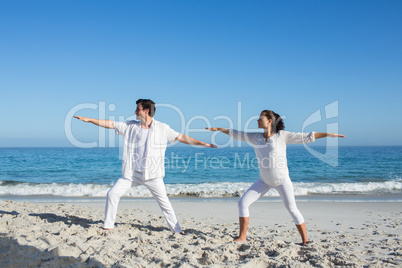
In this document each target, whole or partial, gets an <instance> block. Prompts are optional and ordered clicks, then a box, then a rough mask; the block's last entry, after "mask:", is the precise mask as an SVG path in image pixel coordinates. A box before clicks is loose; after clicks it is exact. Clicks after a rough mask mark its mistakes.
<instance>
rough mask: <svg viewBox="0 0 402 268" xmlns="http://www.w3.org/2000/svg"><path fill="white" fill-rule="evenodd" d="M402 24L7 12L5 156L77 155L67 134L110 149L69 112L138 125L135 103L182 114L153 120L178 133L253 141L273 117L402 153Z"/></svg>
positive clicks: (19, 6) (2, 63)
mask: <svg viewBox="0 0 402 268" xmlns="http://www.w3.org/2000/svg"><path fill="white" fill-rule="evenodd" d="M401 14H402V2H401V1H366V0H365V1H309V0H305V1H224V0H222V1H216V0H214V1H212V0H205V1H189V0H185V1H174V0H173V1H18V0H13V1H1V2H0V32H1V42H0V88H1V95H0V96H1V98H0V104H1V105H0V116H1V121H2V127H1V131H0V146H2V147H5V146H8V147H10V146H11V147H12V146H72V144H71V142H70V141H69V140H68V139H67V138H66V134H65V128H66V127H65V125H66V124H67V125H68V127H69V128H70V129H71V133H72V134H73V135H74V138H75V139H76V140H79V141H81V142H99V132H98V129H97V128H96V127H95V126H93V125H90V124H84V123H82V122H79V121H78V120H76V121H72V122H71V123H69V122H70V121H69V119H68V118H67V119H66V116H68V115H69V112H70V111H71V110H72V109H75V108H77V107H78V106H77V105H81V106H82V107H90V105H96V107H98V109H95V110H94V109H90V108H85V109H81V110H79V111H78V112H77V114H79V115H83V116H89V117H99V116H101V117H102V116H103V117H105V118H119V117H120V118H128V117H129V116H130V115H132V114H133V112H134V108H135V101H136V100H137V99H138V98H151V99H153V100H154V101H155V102H156V103H159V104H170V105H174V106H175V107H178V108H179V109H180V111H181V112H182V113H183V115H184V116H185V126H182V125H181V123H180V117H179V116H178V113H177V112H175V111H174V110H172V109H171V108H166V107H160V108H159V109H158V111H157V114H156V116H155V118H156V119H158V120H160V121H163V122H166V123H168V124H169V125H171V126H172V127H173V128H174V129H176V130H181V129H183V127H184V129H186V127H188V128H190V129H194V128H203V127H205V126H207V125H206V122H204V121H203V120H202V119H199V118H200V116H204V117H205V118H206V119H207V120H208V121H210V122H211V123H212V125H214V126H222V127H228V126H229V123H228V122H227V121H225V120H222V119H220V120H217V119H216V117H217V116H228V117H229V118H231V120H232V121H233V123H234V126H235V127H236V128H238V126H239V127H240V128H241V129H245V127H246V126H245V123H246V121H247V119H249V118H251V117H253V116H256V115H258V114H259V113H260V111H261V110H263V109H272V110H275V111H276V112H278V113H279V114H281V115H283V116H285V117H286V120H285V126H286V129H287V130H289V131H297V132H299V131H302V130H305V131H311V130H315V131H326V130H327V126H328V124H332V125H334V124H336V125H337V126H338V129H339V132H340V133H342V134H345V135H346V136H347V139H344V140H342V141H340V145H402V138H401V137H402V119H401V115H402V108H401V107H402V105H401V101H402V16H401ZM336 101H337V102H338V113H337V116H335V117H334V118H329V119H328V120H327V119H326V118H325V114H324V113H322V118H323V120H322V121H320V122H317V123H315V124H312V125H309V126H308V127H306V128H303V123H304V122H306V120H307V118H308V117H309V116H310V115H311V114H313V113H314V112H316V111H318V110H321V111H324V110H325V106H327V105H329V104H330V103H333V102H336ZM239 102H240V103H241V111H240V112H239V109H238V105H239V104H238V103H239ZM111 104H112V105H113V106H114V107H115V109H109V105H111ZM103 105H104V106H105V107H106V109H105V112H104V113H103V112H102V111H101V110H102V107H103ZM239 113H240V115H241V120H240V119H239V116H238V114H239ZM197 116H198V117H197ZM197 118H198V119H197ZM214 118H215V119H214ZM66 120H67V121H66ZM189 122H190V124H189ZM252 122H255V121H252ZM248 127H249V128H252V127H256V123H254V125H253V124H250V125H249V126H248ZM102 135H103V134H102ZM109 135H110V136H112V135H113V133H110V132H107V133H106V139H107V142H106V144H107V145H108V144H109V143H110V144H111V143H112V142H109V139H110V140H113V138H112V137H111V138H109ZM191 135H192V136H193V137H195V138H198V139H202V140H205V141H208V140H210V139H211V133H208V132H206V131H199V132H198V133H196V132H192V133H191ZM222 135H223V134H222ZM217 142H218V143H223V142H225V137H217Z"/></svg>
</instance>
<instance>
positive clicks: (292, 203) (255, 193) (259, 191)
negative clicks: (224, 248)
mask: <svg viewBox="0 0 402 268" xmlns="http://www.w3.org/2000/svg"><path fill="white" fill-rule="evenodd" d="M271 188H274V189H276V190H277V191H278V193H279V195H280V196H281V198H282V201H283V204H284V205H285V207H286V209H287V210H288V211H289V213H290V216H291V217H292V219H293V222H294V223H295V224H297V225H300V224H302V223H303V222H304V218H303V216H302V214H301V213H300V211H299V210H298V209H297V206H296V200H295V196H294V191H293V184H292V182H291V181H290V179H287V180H286V181H285V183H284V184H282V185H279V186H269V185H267V184H266V183H265V182H263V181H262V180H261V179H259V180H258V181H256V182H255V183H254V184H253V185H251V186H250V188H249V189H248V190H247V191H246V192H245V193H244V195H243V196H242V197H241V198H240V200H239V203H238V205H239V216H240V217H249V215H250V213H249V210H248V208H249V206H250V205H251V204H252V203H254V202H255V201H257V200H258V199H259V198H260V197H261V196H263V195H264V194H265V193H266V192H268V191H269V190H270V189H271Z"/></svg>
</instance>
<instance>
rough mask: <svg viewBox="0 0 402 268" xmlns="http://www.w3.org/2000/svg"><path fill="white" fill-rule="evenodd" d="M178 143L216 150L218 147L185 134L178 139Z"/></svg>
mask: <svg viewBox="0 0 402 268" xmlns="http://www.w3.org/2000/svg"><path fill="white" fill-rule="evenodd" d="M176 140H177V141H180V142H182V143H185V144H190V145H200V146H202V147H211V148H216V147H217V146H216V145H214V144H211V143H205V142H202V141H199V140H196V139H193V138H191V137H190V136H187V135H184V134H179V136H177V138H176Z"/></svg>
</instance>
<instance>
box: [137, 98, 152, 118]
mask: <svg viewBox="0 0 402 268" xmlns="http://www.w3.org/2000/svg"><path fill="white" fill-rule="evenodd" d="M135 104H141V106H142V109H143V110H145V109H148V110H149V113H148V114H149V116H150V117H154V115H155V112H156V107H155V102H153V101H152V100H149V99H139V100H137V101H136V103H135Z"/></svg>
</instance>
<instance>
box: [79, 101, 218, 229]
mask: <svg viewBox="0 0 402 268" xmlns="http://www.w3.org/2000/svg"><path fill="white" fill-rule="evenodd" d="M136 104H137V109H136V110H135V114H136V116H137V120H139V121H134V120H133V121H127V122H125V123H122V122H114V121H110V120H99V119H94V118H87V117H83V116H74V117H75V118H77V119H79V120H82V121H84V122H89V123H92V124H95V125H97V126H100V127H104V128H110V129H115V130H116V134H117V135H123V138H124V144H123V161H122V176H121V178H119V179H118V180H117V182H116V183H115V184H114V186H113V187H112V188H111V189H110V190H109V192H108V194H107V201H106V211H105V223H104V226H103V228H104V229H105V230H112V229H113V228H114V223H115V220H116V214H117V207H118V204H119V200H120V197H121V196H122V195H123V194H125V193H126V192H127V191H128V190H129V189H130V188H131V187H132V186H138V185H144V186H146V187H147V188H148V189H149V191H150V192H151V193H152V195H153V197H154V198H155V199H156V201H157V202H158V204H159V207H160V208H161V209H162V212H163V214H164V216H165V219H166V221H167V224H168V226H169V229H170V230H171V231H172V232H173V233H181V234H182V229H181V227H180V225H179V222H178V220H177V217H176V214H175V212H174V210H173V207H172V205H171V203H170V201H169V198H168V196H167V194H166V189H165V184H164V183H163V177H164V176H165V166H164V162H165V161H164V159H165V151H166V146H167V142H168V141H169V142H171V143H175V142H176V141H180V142H182V143H185V144H190V145H200V146H203V147H211V148H216V145H213V144H210V143H205V142H202V141H198V140H195V139H193V138H191V137H189V136H187V135H184V134H180V133H178V132H176V131H174V130H173V129H171V128H170V127H169V126H168V125H167V124H164V123H161V122H159V121H156V120H155V119H154V118H153V116H154V115H155V111H156V107H155V103H154V102H153V101H152V100H149V99H139V100H137V102H136Z"/></svg>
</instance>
